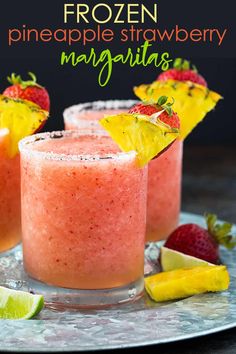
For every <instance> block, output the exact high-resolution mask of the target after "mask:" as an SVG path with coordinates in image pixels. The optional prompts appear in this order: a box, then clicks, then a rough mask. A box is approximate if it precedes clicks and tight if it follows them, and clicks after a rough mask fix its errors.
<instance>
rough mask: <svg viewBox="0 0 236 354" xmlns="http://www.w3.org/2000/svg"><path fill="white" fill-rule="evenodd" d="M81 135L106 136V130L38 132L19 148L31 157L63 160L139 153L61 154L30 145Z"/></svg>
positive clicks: (91, 158)
mask: <svg viewBox="0 0 236 354" xmlns="http://www.w3.org/2000/svg"><path fill="white" fill-rule="evenodd" d="M81 135H88V136H94V135H96V136H106V137H107V135H106V134H105V132H104V131H102V130H94V129H93V130H92V129H91V130H88V129H86V130H59V131H53V132H46V133H38V134H34V135H31V136H28V137H26V138H24V139H22V140H20V142H19V150H20V153H24V154H27V155H28V156H31V157H37V158H38V157H40V158H44V159H47V160H57V161H59V160H61V161H91V162H92V161H98V160H99V161H107V160H111V159H112V160H116V159H124V158H127V159H128V158H131V157H134V156H136V155H137V153H136V151H129V152H117V153H111V154H105V155H102V156H101V155H99V154H93V155H82V154H79V155H78V154H77V155H76V154H60V153H55V152H51V151H38V150H32V149H31V148H30V145H31V144H33V143H35V142H37V141H42V140H48V139H60V138H64V137H80V136H81Z"/></svg>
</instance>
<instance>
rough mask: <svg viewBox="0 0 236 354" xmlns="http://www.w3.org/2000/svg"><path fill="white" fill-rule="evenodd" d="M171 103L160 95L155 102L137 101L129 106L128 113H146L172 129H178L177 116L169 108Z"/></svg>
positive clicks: (178, 121)
mask: <svg viewBox="0 0 236 354" xmlns="http://www.w3.org/2000/svg"><path fill="white" fill-rule="evenodd" d="M173 103H174V102H168V97H167V96H161V97H160V98H159V99H158V101H157V103H144V102H141V103H137V104H136V105H135V106H133V107H132V108H130V110H129V112H128V113H131V114H132V113H135V114H143V115H147V116H150V117H151V119H154V120H156V122H162V123H164V124H167V125H168V126H169V127H170V128H172V129H179V128H180V120H179V117H178V115H177V113H175V112H173V110H172V108H171V106H172V105H173Z"/></svg>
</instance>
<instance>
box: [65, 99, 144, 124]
mask: <svg viewBox="0 0 236 354" xmlns="http://www.w3.org/2000/svg"><path fill="white" fill-rule="evenodd" d="M138 102H139V101H138V100H131V99H127V100H106V101H101V100H99V101H93V102H84V103H79V104H76V105H73V106H70V107H68V108H66V109H65V110H64V112H63V118H64V121H65V122H70V123H73V124H75V125H77V124H78V122H80V123H81V122H86V123H87V124H89V125H91V126H93V125H96V124H97V121H96V120H90V119H86V120H85V119H79V118H78V117H77V115H78V113H83V112H86V111H101V110H106V109H123V108H124V109H128V108H130V107H132V106H133V105H135V104H136V103H138Z"/></svg>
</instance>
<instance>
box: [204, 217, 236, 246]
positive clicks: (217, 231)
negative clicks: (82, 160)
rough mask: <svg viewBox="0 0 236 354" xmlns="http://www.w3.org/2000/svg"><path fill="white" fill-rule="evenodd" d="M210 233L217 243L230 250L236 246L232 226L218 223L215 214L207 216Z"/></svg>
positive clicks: (226, 223) (235, 237)
mask: <svg viewBox="0 0 236 354" xmlns="http://www.w3.org/2000/svg"><path fill="white" fill-rule="evenodd" d="M205 218H206V223H207V227H208V232H209V233H210V234H211V235H212V236H213V238H214V239H215V241H216V242H217V243H218V244H220V245H223V246H224V247H226V248H228V249H233V248H234V247H235V246H236V236H234V235H233V234H232V226H233V225H232V224H230V223H228V222H225V223H220V224H219V223H217V216H216V215H215V214H205Z"/></svg>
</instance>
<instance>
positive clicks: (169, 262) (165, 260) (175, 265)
mask: <svg viewBox="0 0 236 354" xmlns="http://www.w3.org/2000/svg"><path fill="white" fill-rule="evenodd" d="M160 260H161V267H162V269H163V271H164V272H168V271H170V270H175V269H180V268H182V269H184V268H192V267H200V266H210V265H211V266H213V265H214V264H212V263H208V262H206V261H204V260H202V259H199V258H196V257H192V256H188V255H187V254H184V253H181V252H178V251H174V250H172V249H170V248H167V247H161V255H160Z"/></svg>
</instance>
